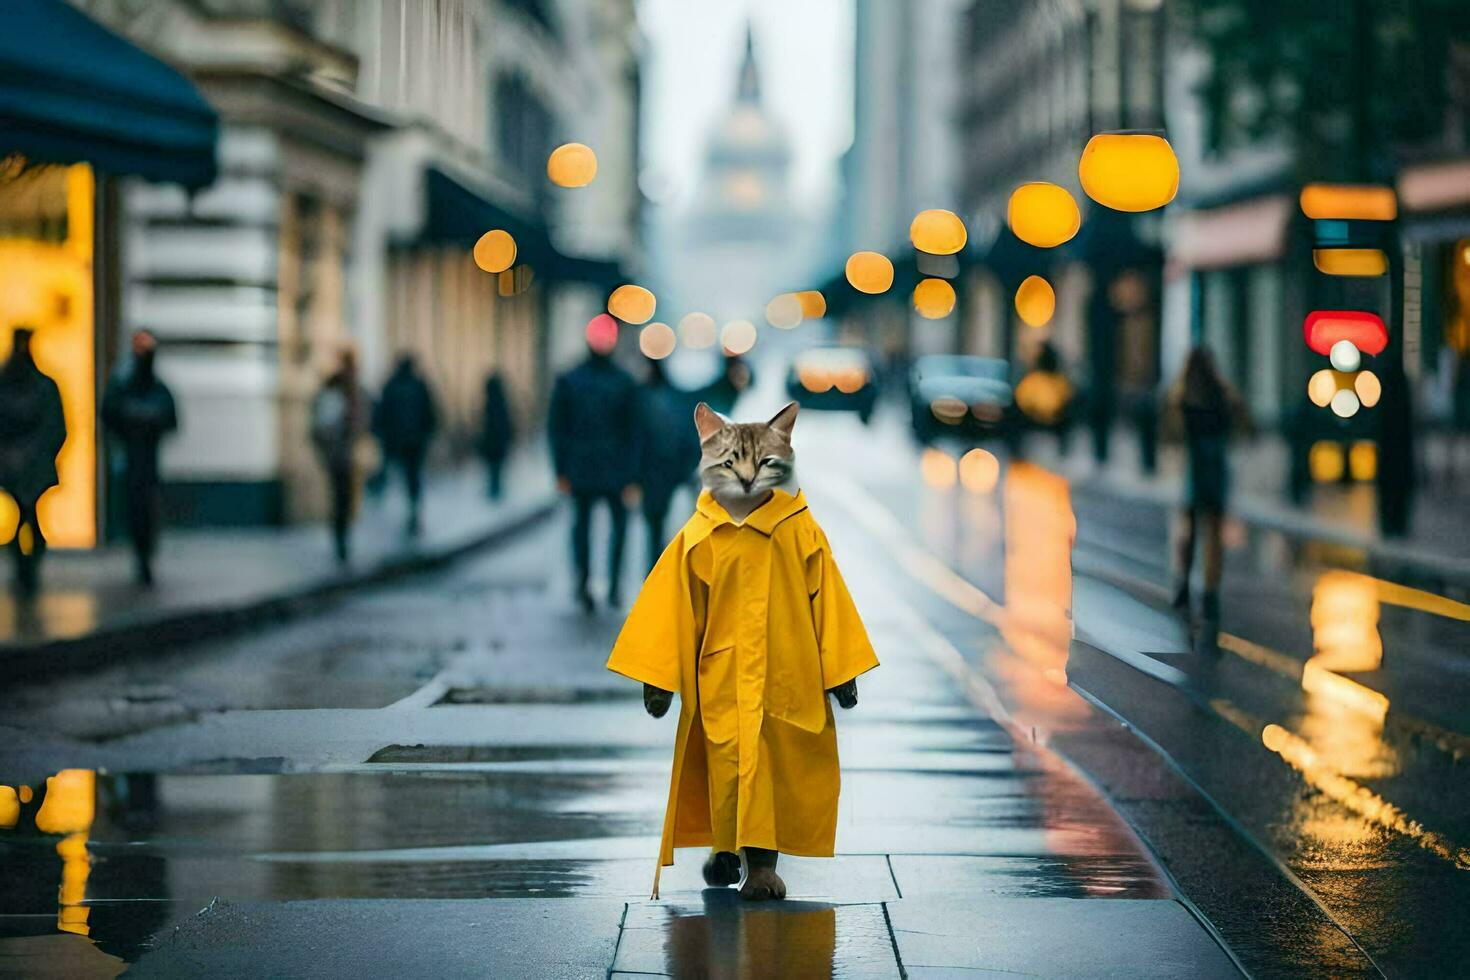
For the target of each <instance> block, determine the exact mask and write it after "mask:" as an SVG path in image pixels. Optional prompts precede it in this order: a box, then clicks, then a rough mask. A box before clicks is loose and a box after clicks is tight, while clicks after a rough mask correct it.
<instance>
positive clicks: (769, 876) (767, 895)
mask: <svg viewBox="0 0 1470 980" xmlns="http://www.w3.org/2000/svg"><path fill="white" fill-rule="evenodd" d="M740 897H741V898H743V899H745V900H746V901H747V902H764V901H769V900H771V899H782V898H785V897H786V882H784V881H782V880H781V876H780V875H778V874H776V872H775V871H774V870H773V869H769V868H756V869H753V870H752V871H751V872H750V874H748V875H746V876H745V884H743V885H741V886H740Z"/></svg>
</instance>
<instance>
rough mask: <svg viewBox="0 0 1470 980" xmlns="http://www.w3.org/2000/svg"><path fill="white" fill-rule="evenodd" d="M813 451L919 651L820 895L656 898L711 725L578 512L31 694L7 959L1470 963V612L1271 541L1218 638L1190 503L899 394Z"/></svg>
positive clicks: (4, 963) (847, 767)
mask: <svg viewBox="0 0 1470 980" xmlns="http://www.w3.org/2000/svg"><path fill="white" fill-rule="evenodd" d="M757 414H758V413H757ZM796 450H797V458H798V472H799V474H800V476H801V479H802V483H803V486H804V487H805V488H806V490H807V493H808V495H809V497H810V499H811V501H812V507H813V509H814V512H815V513H816V514H817V516H818V518H819V520H821V521H822V523H823V525H824V527H825V528H826V530H827V533H828V535H829V537H830V538H831V540H832V541H833V543H834V548H835V550H836V554H837V558H838V560H839V562H840V563H841V565H842V567H843V570H844V572H845V574H846V575H847V578H848V581H849V583H850V585H851V587H852V590H853V593H854V595H855V598H856V600H857V602H858V606H859V608H860V610H861V611H862V613H863V616H864V619H865V621H866V623H867V625H868V628H869V630H870V631H871V633H872V635H873V639H874V644H875V646H876V648H877V651H878V655H879V657H880V659H881V660H882V667H881V668H880V669H879V670H877V671H876V672H874V673H872V674H869V675H866V676H865V677H863V678H862V679H861V680H860V682H859V688H860V694H861V700H860V703H859V705H858V707H857V708H855V709H853V710H852V711H850V712H839V713H838V730H839V743H840V751H841V756H842V760H843V769H844V779H843V783H844V785H843V796H842V808H841V811H840V816H839V830H838V838H837V851H838V857H837V858H836V859H835V860H831V861H823V860H815V859H800V858H794V859H793V858H785V859H783V860H782V863H781V868H782V871H783V874H784V876H785V878H786V881H787V883H788V886H789V888H790V897H789V900H788V901H787V902H785V903H782V904H779V905H762V906H755V905H749V904H746V903H742V902H740V901H739V899H738V898H737V897H736V896H735V895H734V893H733V892H728V893H727V892H724V891H716V890H703V889H702V883H701V881H700V878H699V863H700V861H701V860H702V857H701V855H699V854H697V853H693V852H688V851H681V852H680V853H679V855H678V861H677V864H676V866H675V867H674V868H672V869H666V871H665V874H664V876H663V882H662V888H661V891H662V900H661V901H657V902H650V901H648V891H649V886H650V884H651V882H652V877H653V871H654V863H655V862H654V856H655V853H656V850H657V843H656V841H657V833H658V828H659V823H660V819H661V815H662V810H663V805H664V800H665V797H666V794H667V779H668V765H669V755H670V751H671V745H672V741H673V734H674V725H673V719H672V718H671V717H669V718H665V719H663V720H661V721H654V720H651V719H649V718H648V717H646V716H645V715H644V713H643V711H642V708H641V703H640V697H639V692H638V691H637V690H636V686H635V685H633V684H632V683H630V682H628V681H626V680H624V679H621V678H619V677H616V676H614V675H612V674H609V673H607V672H606V671H605V670H603V666H602V665H603V662H604V660H605V657H606V653H607V650H608V649H609V647H610V645H611V642H612V638H613V636H614V635H615V633H616V630H617V627H618V625H619V623H620V619H621V615H620V613H619V612H617V611H602V612H599V613H598V614H597V615H595V616H593V617H590V618H589V617H586V616H584V615H583V614H582V613H581V612H580V611H579V610H577V609H576V607H575V606H574V604H573V602H572V601H571V598H570V586H569V584H568V581H567V574H566V571H565V569H564V567H563V565H562V555H563V553H564V549H565V535H566V530H567V527H566V521H565V516H564V515H561V516H558V517H556V518H553V519H550V520H546V521H543V522H541V523H540V524H537V525H535V526H533V527H532V528H530V529H529V530H527V531H525V532H523V533H522V534H520V535H519V536H518V537H516V538H514V539H512V540H511V541H509V542H507V543H505V544H502V545H500V546H498V547H496V548H494V549H491V550H486V551H483V552H481V553H479V554H477V555H475V556H473V557H470V558H467V559H465V560H463V561H462V562H460V563H459V564H457V565H455V566H452V567H451V568H450V569H448V570H447V571H443V572H436V573H430V574H423V575H419V576H417V577H412V578H407V579H403V580H401V581H399V582H397V583H395V584H389V585H384V586H379V587H376V588H374V589H371V590H367V591H362V592H358V593H356V594H354V595H351V596H350V597H347V598H342V599H339V600H336V601H334V602H333V603H332V604H330V605H326V606H323V607H321V608H320V609H318V610H317V611H316V612H313V613H311V614H309V615H305V616H302V617H300V618H296V619H292V620H288V621H285V622H281V623H277V624H274V625H266V626H263V627H262V628H261V629H259V630H256V631H253V632H249V633H246V634H243V635H239V636H236V637H233V638H228V639H223V640H218V641H210V642H205V643H200V644H195V645H186V646H181V647H178V648H177V649H168V650H159V651H157V652H156V653H155V654H153V655H150V656H139V657H134V658H133V659H131V660H129V661H128V662H126V663H125V664H119V665H116V666H113V667H110V668H108V669H105V670H101V671H97V672H94V673H91V674H87V675H75V676H68V677H63V678H57V679H54V680H51V681H38V682H34V683H29V684H27V685H25V686H17V687H16V688H14V689H12V690H10V691H7V692H6V698H5V707H6V710H5V716H4V719H3V726H4V729H3V730H4V736H5V740H6V745H7V748H6V750H5V758H6V770H5V777H6V779H7V780H8V781H10V782H12V783H14V784H25V785H26V786H29V787H32V788H33V790H34V795H33V796H32V795H30V794H23V795H22V797H21V798H22V799H26V798H27V797H29V799H28V801H27V802H24V803H22V805H21V808H20V814H19V818H18V820H17V821H14V822H16V823H17V826H16V827H15V829H13V830H10V831H5V832H3V835H0V861H3V864H4V867H5V868H6V870H7V874H6V875H5V884H4V886H3V889H0V973H4V974H6V975H19V976H68V977H71V976H111V975H115V974H117V973H119V972H120V971H122V970H123V969H125V968H126V967H128V965H130V964H131V965H132V971H133V972H134V973H136V974H138V975H141V976H185V975H196V976H197V975H224V974H232V973H239V972H241V971H242V970H244V969H246V968H247V966H248V969H249V970H250V971H252V972H255V973H259V974H270V975H288V974H296V973H300V972H303V971H304V972H313V973H318V974H324V975H342V976H346V975H363V974H365V973H374V974H384V973H392V972H400V973H409V972H413V973H424V972H426V971H432V972H434V973H435V974H436V975H446V976H449V975H498V976H548V977H563V976H605V975H608V974H609V972H611V973H612V975H618V974H622V973H628V974H668V975H674V976H750V977H758V976H826V975H829V974H830V975H838V976H870V975H871V976H901V975H907V976H929V975H934V976H939V975H950V974H951V973H961V972H962V973H963V975H975V974H976V973H978V972H979V971H999V972H1023V973H1034V974H1041V975H1118V976H1144V975H1149V976H1178V975H1193V976H1217V975H1218V976H1225V975H1234V974H1237V973H1238V972H1239V971H1240V970H1241V969H1244V970H1246V971H1248V972H1250V973H1254V974H1262V975H1273V974H1275V975H1285V974H1301V973H1308V972H1312V973H1332V974H1336V975H1354V974H1357V975H1373V974H1375V973H1378V972H1383V973H1387V974H1390V975H1424V974H1425V973H1426V972H1427V973H1428V974H1436V973H1437V974H1440V975H1444V974H1447V973H1450V972H1453V971H1454V970H1455V969H1456V968H1457V967H1456V964H1458V963H1461V962H1462V961H1463V957H1464V956H1465V955H1466V954H1467V953H1470V935H1467V934H1466V932H1465V930H1464V928H1463V922H1464V919H1465V910H1466V909H1467V908H1470V875H1467V868H1470V852H1467V851H1466V850H1465V845H1466V842H1467V841H1470V820H1467V817H1466V813H1467V812H1470V808H1467V803H1470V799H1467V795H1470V794H1467V781H1466V780H1465V778H1464V772H1465V768H1464V767H1465V766H1466V765H1467V764H1470V752H1467V749H1466V747H1467V745H1470V739H1467V738H1466V735H1465V733H1466V731H1467V727H1466V724H1465V715H1464V710H1463V705H1464V704H1465V697H1464V694H1465V693H1466V689H1467V687H1470V665H1467V662H1466V661H1465V659H1464V655H1463V651H1464V650H1465V649H1466V648H1467V647H1470V644H1467V643H1466V640H1467V638H1470V623H1467V621H1466V620H1467V616H1466V615H1465V614H1466V613H1467V612H1470V608H1467V607H1465V606H1463V605H1461V604H1459V603H1457V602H1455V601H1453V600H1451V599H1447V598H1445V597H1444V596H1442V595H1440V594H1439V593H1438V592H1435V591H1433V590H1432V588H1431V585H1432V584H1431V583H1417V585H1422V586H1425V588H1424V589H1422V590H1421V589H1420V588H1417V587H1409V586H1406V585H1403V584H1399V583H1394V582H1390V581H1387V580H1383V579H1378V578H1374V577H1372V576H1371V575H1369V574H1367V573H1366V571H1352V572H1350V571H1345V570H1343V569H1344V568H1347V567H1352V564H1353V556H1351V555H1343V554H1340V553H1325V552H1321V551H1314V550H1313V549H1310V548H1308V549H1301V548H1295V547H1294V546H1292V545H1289V544H1288V543H1286V542H1285V541H1281V540H1272V539H1271V538H1270V537H1269V536H1267V535H1264V534H1260V533H1257V532H1252V531H1249V530H1247V529H1237V530H1236V531H1235V532H1234V544H1235V547H1234V549H1233V550H1232V551H1231V554H1230V558H1229V561H1228V564H1227V573H1226V582H1227V588H1226V593H1225V613H1224V617H1223V623H1222V631H1221V633H1220V635H1219V637H1218V640H1217V647H1215V646H1212V645H1211V644H1210V643H1209V638H1208V637H1204V636H1200V635H1197V634H1198V630H1195V631H1193V632H1192V631H1191V629H1190V627H1189V626H1188V624H1186V623H1184V622H1183V621H1182V620H1180V619H1179V618H1178V617H1177V616H1176V615H1175V614H1173V613H1171V612H1167V611H1165V605H1166V602H1167V584H1168V579H1167V571H1166V565H1165V561H1164V555H1165V551H1164V549H1165V524H1164V515H1163V514H1162V512H1161V511H1157V509H1150V508H1149V507H1148V506H1145V505H1143V504H1138V503H1132V504H1124V503H1122V502H1119V501H1116V500H1110V499H1108V498H1106V497H1104V496H1101V495H1098V494H1096V493H1093V492H1091V491H1089V490H1088V489H1087V488H1086V486H1085V484H1079V485H1078V486H1075V487H1074V486H1072V485H1069V483H1068V482H1067V481H1066V480H1064V479H1063V478H1062V477H1060V476H1058V475H1056V474H1055V473H1054V472H1052V471H1051V470H1050V469H1048V468H1047V467H1046V466H1044V465H1042V464H1041V462H1030V463H1028V462H1023V461H1020V460H1010V459H1004V458H997V457H988V456H970V457H966V458H965V459H963V460H961V461H960V463H959V464H958V465H957V464H956V462H955V459H954V457H953V456H950V455H944V456H942V457H941V456H939V455H935V454H934V453H933V452H931V453H927V454H921V453H920V452H919V451H918V450H917V449H915V448H914V447H913V446H912V444H911V442H910V440H909V438H908V436H907V433H906V432H905V431H904V429H903V428H902V426H901V425H900V424H899V421H898V419H897V418H896V417H894V416H892V415H889V416H884V415H880V416H879V417H878V418H877V419H875V420H874V422H873V425H872V427H871V428H870V429H865V428H863V427H862V426H861V425H860V424H859V423H858V422H857V420H856V419H854V418H850V417H847V416H822V415H819V414H807V415H804V416H803V417H802V419H801V421H800V422H799V424H798V426H797V437H796ZM1041 459H1042V457H1041V456H1038V460H1041ZM916 473H917V474H919V475H920V476H921V479H915V475H916ZM634 527H635V529H636V527H637V525H636V524H635V526H634ZM630 540H631V541H633V542H634V544H633V545H632V546H631V547H630V548H629V551H630V554H629V556H628V557H629V567H630V570H631V569H632V568H633V567H634V566H637V567H638V568H640V569H641V567H642V566H641V562H642V561H643V555H642V549H641V547H640V546H639V545H640V544H641V538H640V537H638V536H636V535H634V536H630ZM1329 564H1332V565H1337V566H1339V567H1338V568H1337V569H1336V570H1331V569H1329V568H1328V567H1327V566H1328V565H1329ZM1328 609H1330V610H1332V612H1331V614H1330V615H1329V614H1328V613H1327V612H1325V611H1324V610H1328ZM1314 624H1316V625H1315V633H1314ZM1309 657H1311V658H1312V660H1311V662H1310V663H1309V662H1308V658H1309ZM1304 675H1305V677H1306V678H1307V680H1306V682H1305V685H1304ZM1304 686H1305V687H1308V688H1310V689H1305V690H1304ZM1120 722H1121V724H1120ZM63 770H64V771H63ZM48 776H50V777H52V778H51V782H50V789H49V792H47V793H46V794H44V795H43V794H42V793H41V792H40V788H41V787H42V786H43V785H45V780H46V777H48ZM1222 944H1223V945H1222Z"/></svg>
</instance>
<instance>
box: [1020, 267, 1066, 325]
mask: <svg viewBox="0 0 1470 980" xmlns="http://www.w3.org/2000/svg"><path fill="white" fill-rule="evenodd" d="M1056 311H1057V294H1056V291H1055V290H1053V289H1052V288H1051V283H1049V282H1047V281H1046V280H1045V279H1043V278H1041V277H1040V276H1027V277H1026V279H1025V281H1024V282H1022V283H1021V286H1020V288H1019V289H1017V290H1016V314H1017V315H1018V316H1020V318H1021V321H1022V322H1023V323H1025V324H1026V325H1027V326H1028V327H1044V326H1046V325H1047V323H1049V322H1050V321H1051V318H1052V314H1054V313H1055V312H1056Z"/></svg>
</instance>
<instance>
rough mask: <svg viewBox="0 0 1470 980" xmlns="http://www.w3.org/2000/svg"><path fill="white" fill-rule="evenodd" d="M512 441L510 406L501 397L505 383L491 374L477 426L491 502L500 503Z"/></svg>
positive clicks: (513, 425) (504, 398)
mask: <svg viewBox="0 0 1470 980" xmlns="http://www.w3.org/2000/svg"><path fill="white" fill-rule="evenodd" d="M514 441H515V424H514V423H513V422H512V421H511V417H510V403H509V401H507V399H506V397H505V382H504V381H502V380H501V379H500V375H499V374H498V373H497V374H492V375H490V377H488V378H486V379H485V409H484V418H483V422H482V424H481V426H480V455H481V456H482V457H484V459H485V472H486V475H487V476H488V478H489V482H488V483H487V485H486V490H487V491H488V493H489V494H490V499H491V500H499V499H500V475H501V471H502V470H503V469H504V468H505V457H506V456H508V455H510V447H511V444H512V443H513V442H514Z"/></svg>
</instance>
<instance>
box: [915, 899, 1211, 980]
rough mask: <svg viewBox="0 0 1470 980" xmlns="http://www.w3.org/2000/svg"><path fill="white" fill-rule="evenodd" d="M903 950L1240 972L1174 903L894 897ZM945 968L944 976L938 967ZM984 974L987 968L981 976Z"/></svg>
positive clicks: (1033, 963) (969, 967)
mask: <svg viewBox="0 0 1470 980" xmlns="http://www.w3.org/2000/svg"><path fill="white" fill-rule="evenodd" d="M888 914H889V918H890V919H891V921H892V923H893V931H894V937H895V939H896V940H897V942H898V950H899V956H900V958H901V959H902V960H903V964H904V967H905V969H907V970H908V971H909V975H910V976H919V975H922V974H920V973H916V972H915V971H917V970H920V969H923V968H931V969H940V970H949V971H964V975H965V976H975V975H976V974H975V972H974V971H977V970H991V971H998V972H1003V973H1010V974H1015V973H1024V974H1030V975H1037V976H1047V977H1128V978H1144V977H1171V978H1172V977H1191V978H1203V977H1238V976H1239V975H1240V974H1239V972H1238V971H1237V970H1236V968H1235V965H1234V964H1233V963H1232V962H1231V960H1230V958H1229V957H1228V956H1226V955H1225V953H1224V951H1223V950H1221V949H1220V947H1219V945H1218V944H1217V943H1216V942H1215V940H1214V938H1213V937H1211V936H1210V934H1209V933H1208V932H1206V931H1205V929H1204V927H1203V926H1201V925H1200V924H1199V922H1197V921H1196V920H1195V919H1194V917H1193V916H1191V915H1190V914H1189V912H1188V911H1187V910H1186V909H1185V908H1184V906H1182V905H1180V904H1179V903H1177V902H1174V901H1167V900H1163V901H1160V900H1147V899H1114V900H1110V901H1082V900H1078V899H1071V898H995V897H991V896H969V897H966V898H963V899H962V898H958V897H956V896H949V897H933V898H905V899H900V900H899V901H897V902H890V903H889V904H888ZM938 975H941V976H942V975H944V974H942V973H941V974H938ZM981 975H983V974H981Z"/></svg>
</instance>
